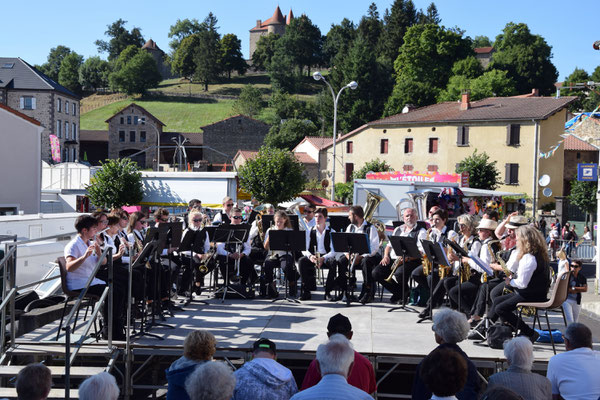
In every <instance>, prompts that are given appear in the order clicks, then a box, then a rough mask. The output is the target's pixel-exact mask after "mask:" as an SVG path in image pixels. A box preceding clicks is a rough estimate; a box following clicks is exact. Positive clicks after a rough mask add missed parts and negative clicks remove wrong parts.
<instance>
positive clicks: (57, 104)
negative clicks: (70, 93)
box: [56, 99, 62, 112]
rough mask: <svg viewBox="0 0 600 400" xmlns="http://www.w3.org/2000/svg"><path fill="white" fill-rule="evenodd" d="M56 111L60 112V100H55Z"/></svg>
mask: <svg viewBox="0 0 600 400" xmlns="http://www.w3.org/2000/svg"><path fill="white" fill-rule="evenodd" d="M56 111H58V112H62V100H61V99H56Z"/></svg>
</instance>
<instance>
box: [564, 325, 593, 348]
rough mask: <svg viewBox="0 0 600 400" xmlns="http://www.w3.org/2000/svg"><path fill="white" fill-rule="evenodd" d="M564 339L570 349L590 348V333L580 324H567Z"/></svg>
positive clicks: (588, 329)
mask: <svg viewBox="0 0 600 400" xmlns="http://www.w3.org/2000/svg"><path fill="white" fill-rule="evenodd" d="M565 339H566V340H568V341H569V344H570V345H571V348H572V349H578V348H580V347H589V348H590V349H591V348H592V331H591V330H590V328H588V327H587V326H585V325H584V324H582V323H581V322H573V323H572V324H569V326H568V327H567V331H566V332H565Z"/></svg>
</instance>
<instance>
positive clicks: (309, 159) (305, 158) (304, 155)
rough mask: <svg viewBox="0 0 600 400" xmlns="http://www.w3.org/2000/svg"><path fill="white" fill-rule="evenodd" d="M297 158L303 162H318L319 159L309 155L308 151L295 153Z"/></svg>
mask: <svg viewBox="0 0 600 400" xmlns="http://www.w3.org/2000/svg"><path fill="white" fill-rule="evenodd" d="M294 156H295V157H296V160H298V161H300V162H301V163H302V164H316V163H317V161H316V160H315V159H314V158H312V157H311V156H309V155H308V153H302V152H298V153H294Z"/></svg>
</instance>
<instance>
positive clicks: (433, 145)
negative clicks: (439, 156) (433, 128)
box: [429, 138, 438, 153]
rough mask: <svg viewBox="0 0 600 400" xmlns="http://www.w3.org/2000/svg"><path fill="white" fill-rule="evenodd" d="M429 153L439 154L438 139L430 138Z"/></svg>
mask: <svg viewBox="0 0 600 400" xmlns="http://www.w3.org/2000/svg"><path fill="white" fill-rule="evenodd" d="M429 152H430V153H437V152H438V138H429Z"/></svg>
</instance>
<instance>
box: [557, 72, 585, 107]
mask: <svg viewBox="0 0 600 400" xmlns="http://www.w3.org/2000/svg"><path fill="white" fill-rule="evenodd" d="M589 80H590V75H589V74H588V73H587V72H586V71H585V70H584V69H581V68H577V67H575V69H574V70H573V72H571V74H570V75H569V76H567V79H565V81H564V83H563V87H562V89H561V90H560V94H561V96H577V97H578V99H577V100H576V101H574V102H573V103H571V104H570V105H569V110H570V111H573V112H577V111H582V110H583V108H584V101H585V99H586V98H587V95H586V93H585V90H581V89H577V90H569V89H568V87H569V84H576V83H583V82H588V81H589Z"/></svg>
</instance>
